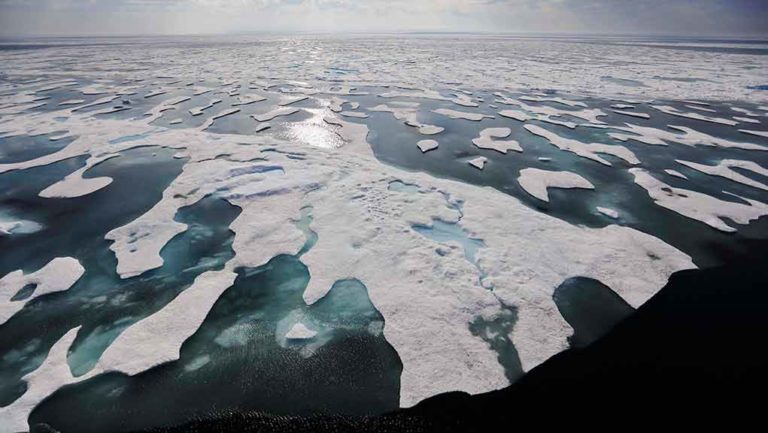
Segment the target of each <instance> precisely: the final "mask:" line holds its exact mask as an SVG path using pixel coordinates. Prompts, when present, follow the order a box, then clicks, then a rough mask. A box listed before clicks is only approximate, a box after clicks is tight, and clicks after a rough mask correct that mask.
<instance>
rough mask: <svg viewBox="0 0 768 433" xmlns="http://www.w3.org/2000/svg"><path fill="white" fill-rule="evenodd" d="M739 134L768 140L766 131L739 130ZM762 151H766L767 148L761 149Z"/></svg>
mask: <svg viewBox="0 0 768 433" xmlns="http://www.w3.org/2000/svg"><path fill="white" fill-rule="evenodd" d="M739 132H741V133H744V134H749V135H754V136H756V137H763V138H768V131H752V130H749V129H739ZM763 148H764V150H768V147H763Z"/></svg>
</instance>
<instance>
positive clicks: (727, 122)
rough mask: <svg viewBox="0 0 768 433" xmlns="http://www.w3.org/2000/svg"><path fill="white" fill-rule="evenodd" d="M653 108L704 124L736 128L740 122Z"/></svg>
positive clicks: (671, 108) (669, 107)
mask: <svg viewBox="0 0 768 433" xmlns="http://www.w3.org/2000/svg"><path fill="white" fill-rule="evenodd" d="M651 107H653V108H655V109H657V110H659V111H661V112H662V113H666V114H669V115H672V116H677V117H685V118H688V119H694V120H701V121H703V122H710V123H719V124H721V125H727V126H736V125H738V124H739V122H737V121H735V120H732V119H725V118H722V117H711V116H704V115H702V114H699V113H687V112H684V111H680V110H678V109H677V108H675V107H671V106H669V105H651Z"/></svg>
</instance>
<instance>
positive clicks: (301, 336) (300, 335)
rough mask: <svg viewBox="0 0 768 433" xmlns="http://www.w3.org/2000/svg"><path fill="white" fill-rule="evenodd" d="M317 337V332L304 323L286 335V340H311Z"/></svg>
mask: <svg viewBox="0 0 768 433" xmlns="http://www.w3.org/2000/svg"><path fill="white" fill-rule="evenodd" d="M315 335H317V331H313V330H311V329H309V328H307V326H306V325H305V324H303V323H297V324H295V325H293V327H292V328H291V329H290V331H288V333H287V334H285V338H287V339H289V340H309V339H311V338H314V337H315Z"/></svg>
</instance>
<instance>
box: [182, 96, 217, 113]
mask: <svg viewBox="0 0 768 433" xmlns="http://www.w3.org/2000/svg"><path fill="white" fill-rule="evenodd" d="M219 103H221V99H213V100H211V101H210V102H209V103H208V104H207V105H204V106H202V107H194V108H190V109H189V114H191V115H193V116H200V115H202V114H203V112H204V111H205V110H207V109H209V108H212V107H213V106H214V105H216V104H219Z"/></svg>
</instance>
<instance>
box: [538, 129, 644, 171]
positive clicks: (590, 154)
mask: <svg viewBox="0 0 768 433" xmlns="http://www.w3.org/2000/svg"><path fill="white" fill-rule="evenodd" d="M525 129H527V130H528V132H530V133H531V134H533V135H538V136H539V137H542V138H545V139H547V141H549V142H550V143H552V145H554V146H556V147H557V148H559V149H560V150H564V151H566V152H572V153H575V154H576V155H578V156H580V157H582V158H587V159H591V160H593V161H597V162H599V163H600V164H604V165H608V166H610V165H611V163H610V162H608V161H607V160H605V159H604V158H602V157H601V156H599V155H598V153H603V154H607V155H613V156H615V157H617V158H620V159H623V160H624V161H626V162H627V163H629V164H632V165H636V164H640V160H639V159H637V157H636V156H635V154H634V153H633V152H632V151H631V150H629V149H627V148H626V147H621V146H612V145H610V144H602V143H583V142H581V141H578V140H573V139H570V138H565V137H561V136H559V135H557V134H555V133H554V132H551V131H548V130H546V129H544V128H542V127H541V126H538V125H525Z"/></svg>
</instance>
